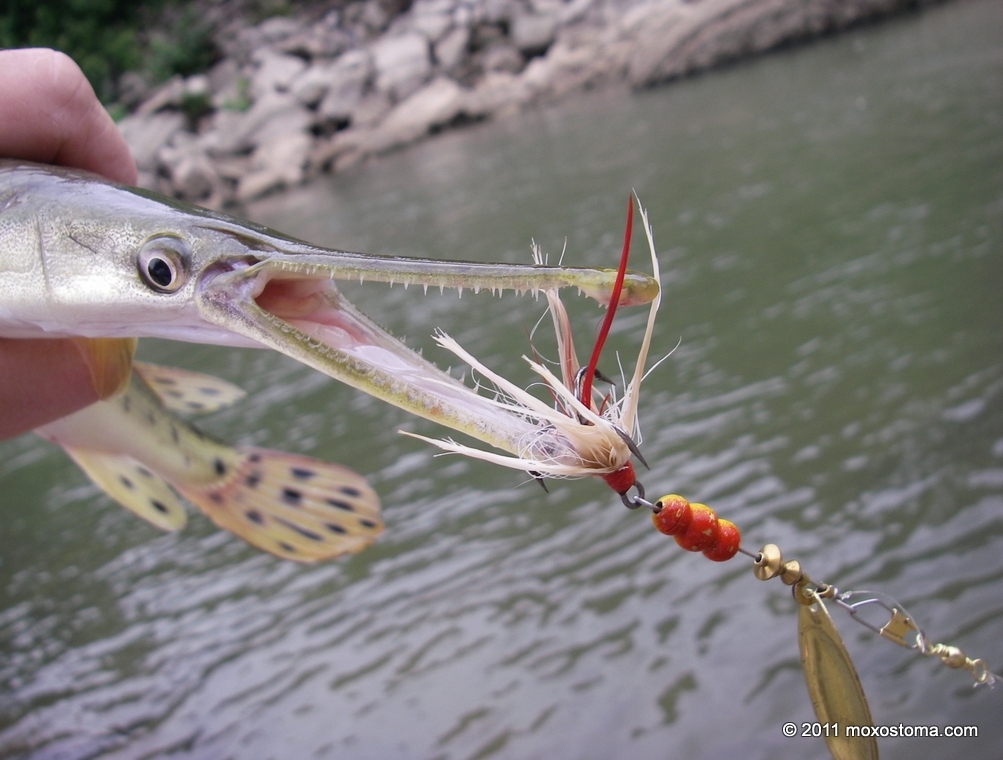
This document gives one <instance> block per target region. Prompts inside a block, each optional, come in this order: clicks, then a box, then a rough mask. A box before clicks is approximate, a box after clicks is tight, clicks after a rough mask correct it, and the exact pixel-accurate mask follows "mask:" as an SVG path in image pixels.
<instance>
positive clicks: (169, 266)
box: [136, 235, 191, 293]
mask: <svg viewBox="0 0 1003 760" xmlns="http://www.w3.org/2000/svg"><path fill="white" fill-rule="evenodd" d="M190 258H191V256H190V252H189V250H188V246H187V245H185V243H184V241H183V240H179V239H178V238H176V237H168V236H166V235H165V236H162V237H155V238H150V239H149V240H147V241H146V242H145V243H143V245H142V247H140V249H139V255H138V256H137V258H136V266H137V267H138V268H139V276H140V277H142V278H143V282H145V283H146V284H147V285H149V286H150V287H151V288H152V289H153V290H156V291H158V292H160V293H173V292H174V291H176V290H178V289H179V288H180V287H181V286H182V285H184V284H185V280H187V279H188V262H189V260H190Z"/></svg>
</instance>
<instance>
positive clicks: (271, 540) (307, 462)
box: [175, 448, 383, 562]
mask: <svg viewBox="0 0 1003 760" xmlns="http://www.w3.org/2000/svg"><path fill="white" fill-rule="evenodd" d="M238 454H239V455H240V459H239V461H238V462H237V463H236V464H235V465H234V466H233V467H231V468H230V469H229V470H228V472H227V474H226V477H225V478H222V479H221V480H219V481H216V482H215V483H214V484H212V485H211V486H203V487H194V486H186V485H185V484H181V483H177V484H175V486H176V487H177V488H178V490H179V491H180V492H181V494H182V496H184V497H185V498H186V499H187V500H188V501H190V502H191V503H192V504H194V505H195V506H196V507H198V508H199V509H201V510H202V511H203V512H204V513H205V514H206V515H207V516H208V517H209V518H210V519H211V520H212V521H213V522H214V523H216V525H218V526H219V527H221V528H223V529H225V530H228V531H230V532H231V533H235V534H236V535H238V536H240V537H241V538H242V539H244V540H245V541H247V542H248V543H249V544H251V545H252V546H256V547H258V548H259V549H263V550H265V551H267V552H270V553H272V554H274V555H276V556H277V557H281V558H283V559H291V560H295V561H297V562H316V561H319V560H324V559H330V558H331V557H335V556H337V555H339V554H343V553H345V552H357V551H359V550H361V549H364V548H365V547H367V546H369V545H370V544H371V543H372V542H373V541H374V540H375V539H376V536H378V535H379V533H380V531H382V530H383V523H382V521H381V519H380V502H379V497H378V496H377V495H376V492H375V491H373V489H372V488H370V487H369V484H368V483H366V481H365V479H364V478H363V477H362V476H361V475H359V474H357V473H355V472H353V471H352V470H349V469H348V468H346V467H342V466H340V465H336V464H327V463H325V462H320V461H318V460H316V459H311V458H309V457H305V456H298V455H296V454H286V453H284V452H281V451H271V450H268V449H257V448H244V449H239V450H238Z"/></svg>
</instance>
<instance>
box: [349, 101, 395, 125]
mask: <svg viewBox="0 0 1003 760" xmlns="http://www.w3.org/2000/svg"><path fill="white" fill-rule="evenodd" d="M391 108H393V103H391V102H390V96H389V95H387V94H386V93H385V92H370V93H369V94H368V95H366V96H365V97H364V98H362V100H361V101H359V104H358V105H357V106H356V107H355V109H354V110H353V111H352V116H351V123H352V126H353V127H357V128H360V129H364V128H368V127H372V126H375V125H376V124H378V123H379V122H380V121H381V120H382V119H383V117H384V116H386V115H387V114H388V113H389V112H390V109H391Z"/></svg>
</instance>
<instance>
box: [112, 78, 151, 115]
mask: <svg viewBox="0 0 1003 760" xmlns="http://www.w3.org/2000/svg"><path fill="white" fill-rule="evenodd" d="M151 90H152V88H151V87H150V83H149V82H148V81H146V77H144V76H143V75H142V74H139V73H137V72H135V71H127V72H125V73H124V74H122V76H120V77H119V78H118V102H119V103H121V104H122V105H124V106H125V107H126V108H136V107H138V106H139V104H140V103H142V102H143V101H144V100H146V98H148V97H149V96H150V92H151Z"/></svg>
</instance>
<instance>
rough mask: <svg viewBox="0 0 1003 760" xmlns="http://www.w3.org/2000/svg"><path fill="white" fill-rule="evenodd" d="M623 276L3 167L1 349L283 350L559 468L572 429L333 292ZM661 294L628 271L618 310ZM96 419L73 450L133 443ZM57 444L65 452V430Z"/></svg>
mask: <svg viewBox="0 0 1003 760" xmlns="http://www.w3.org/2000/svg"><path fill="white" fill-rule="evenodd" d="M615 277H616V273H615V271H614V270H610V269H589V268H567V267H554V266H543V265H533V266H522V265H515V264H480V263H471V262H451V261H437V260H429V259H410V258H393V257H378V256H371V255H365V254H360V253H350V252H345V251H337V250H332V249H327V248H320V247H317V246H313V245H310V244H308V243H304V242H302V241H299V240H295V239H293V238H290V237H286V236H284V235H282V234H280V233H277V232H275V231H273V230H269V229H267V228H265V227H261V226H258V225H255V224H251V223H249V222H245V221H241V220H238V219H235V218H233V217H229V216H226V215H224V214H219V213H215V212H211V211H207V210H205V209H201V208H198V207H195V206H190V205H187V204H183V203H180V202H178V201H175V200H173V199H169V198H165V197H162V196H158V195H156V194H153V193H149V192H146V191H143V190H138V189H135V188H129V187H124V186H121V185H117V184H114V183H111V182H109V181H107V180H105V179H103V178H100V177H97V176H95V175H92V174H89V173H86V172H79V171H73V170H68V169H59V168H54V167H48V166H41V165H37V164H28V163H24V162H12V161H0V336H3V337H10V338H38V337H61V336H77V337H80V338H85V339H107V338H113V339H120V340H121V341H123V342H121V343H119V344H117V345H120V346H125V345H131V344H129V343H128V339H133V338H143V337H159V338H168V339H176V340H187V341H192V342H197V343H211V344H219V345H227V346H251V347H265V348H272V349H275V350H277V351H280V352H282V353H284V354H286V355H288V356H290V357H292V358H294V359H297V360H299V361H301V362H303V363H305V364H307V365H309V366H311V367H313V368H315V369H317V370H319V371H321V372H323V373H325V374H327V375H329V376H331V377H334V378H336V379H338V380H341V381H342V382H345V383H347V384H348V385H351V386H353V387H355V388H358V389H359V390H362V391H364V392H366V393H368V394H370V395H373V396H375V397H377V398H381V399H383V400H384V401H387V402H389V403H391V404H394V405H395V406H398V407H400V408H402V409H405V410H407V411H409V412H412V413H414V414H416V415H418V416H420V417H424V418H426V419H429V420H432V421H434V422H438V423H440V424H442V425H445V426H447V427H449V428H452V429H454V430H457V431H459V432H462V433H465V434H467V435H470V436H472V437H474V438H476V439H479V440H481V441H483V442H485V443H487V444H489V445H491V446H494V447H496V448H499V449H502V450H504V451H508V452H510V453H513V454H516V455H517V456H520V457H523V458H525V459H529V460H533V461H539V462H546V463H551V464H552V465H553V466H554V467H555V468H560V467H563V466H569V467H575V466H581V464H582V461H583V454H582V452H581V451H580V450H579V448H578V446H577V445H576V442H575V441H572V440H569V438H568V436H567V435H566V433H565V432H562V430H561V428H560V426H555V425H553V424H549V423H548V422H547V420H546V419H541V418H540V417H538V416H536V417H534V416H533V415H528V416H527V415H525V414H515V413H512V411H511V410H510V409H508V408H506V407H505V406H504V405H499V404H498V403H496V402H495V400H493V399H491V398H487V397H485V396H482V395H479V394H478V393H477V392H476V391H475V390H474V389H471V388H469V387H467V386H466V385H464V384H463V383H461V382H459V381H458V380H456V379H455V378H453V377H452V376H450V375H449V374H447V373H445V372H443V371H441V370H440V369H438V368H437V367H436V366H435V365H433V364H431V363H430V362H428V361H426V360H424V359H423V358H422V357H421V356H419V355H418V354H417V353H415V352H413V351H411V350H410V349H408V348H407V347H406V346H405V345H404V344H403V343H401V342H400V341H399V340H397V339H396V338H394V337H393V336H392V335H390V334H389V333H387V332H386V331H385V330H383V329H382V328H381V327H379V326H378V325H377V324H376V323H374V322H373V321H372V320H370V319H369V318H368V317H366V316H365V315H364V314H363V313H362V312H360V311H359V310H358V309H356V308H355V307H354V306H352V305H351V304H350V303H349V302H348V301H347V300H346V299H345V298H343V297H342V296H341V294H340V293H339V291H338V290H337V287H336V286H335V281H337V280H358V281H372V282H385V283H390V284H394V283H403V284H405V285H408V284H415V285H421V286H423V287H425V288H426V289H427V288H428V287H430V286H431V287H439V288H456V289H459V290H463V289H464V288H471V289H473V290H475V291H478V290H490V291H492V292H502V291H505V290H514V291H516V292H532V293H537V292H540V291H544V292H556V291H557V290H558V289H560V288H564V287H575V288H577V289H578V290H579V291H580V292H582V293H584V294H585V295H587V296H589V297H591V298H593V299H595V300H597V301H599V302H600V303H607V302H608V301H609V300H610V297H611V295H612V290H613V283H614V281H615ZM657 293H658V283H657V281H656V280H655V279H653V278H652V277H650V276H648V275H644V274H637V273H628V275H627V277H626V278H625V279H624V280H623V285H622V289H621V294H620V303H621V304H625V305H629V304H638V303H648V302H650V301H652V299H654V298H655V296H656V295H657ZM88 345H89V346H91V347H93V346H101V347H104V348H106V347H107V343H94V342H91V343H88ZM93 353H95V354H96V353H98V352H97V351H95V352H93ZM111 353H115V352H114V351H112V352H111ZM118 353H119V354H120V355H121V353H122V351H121V350H120V351H119V352H118ZM129 356H130V357H131V353H130V354H129ZM102 361H103V360H102ZM137 388H139V389H141V388H142V385H141V383H139V382H138V381H135V380H134V381H133V382H132V384H131V385H130V387H129V389H127V391H126V395H125V398H130V397H131V396H130V395H129V394H130V393H131V394H138V395H143V392H142V390H136V389H137ZM112 401H114V399H113V400H112ZM85 411H86V410H85ZM163 413H164V414H167V415H170V410H165V411H164V412H163ZM98 414H99V417H100V420H99V421H98V422H97V423H91V424H88V425H78V426H75V431H76V432H75V433H74V436H75V437H74V438H73V440H72V441H70V442H69V445H70V446H71V448H72V447H75V448H77V449H89V450H100V451H105V452H106V453H107V451H108V448H109V447H113V446H118V447H121V446H124V445H126V444H125V443H123V441H122V440H121V438H119V440H117V441H116V442H115V443H114V444H112V443H111V442H109V441H106V440H103V439H102V437H101V436H100V435H97V434H96V433H95V432H94V429H95V428H96V427H102V428H105V429H109V428H111V427H112V426H114V425H117V424H119V423H118V422H113V421H112V416H111V414H110V412H103V413H98ZM151 427H157V426H156V425H151ZM50 437H55V438H56V439H57V440H59V441H60V442H61V443H64V444H67V441H68V438H67V434H66V432H65V431H64V432H63V434H61V435H60V436H54V435H52V434H51V431H50ZM98 439H100V440H98ZM171 443H172V444H173V441H172V442H171ZM128 445H129V446H135V445H136V443H135V440H133V439H132V438H130V440H129V442H128ZM101 447H104V448H101ZM113 453H118V454H122V453H128V452H127V451H122V450H121V449H120V450H118V451H116V452H113ZM203 453H204V452H203ZM155 460H156V456H155V455H153V454H151V455H150V457H149V459H148V461H145V462H144V465H145V466H146V467H148V468H149V469H151V470H154V471H155V472H158V471H157V467H162V466H161V465H159V464H158V462H157V461H155ZM206 461H210V462H213V461H215V457H214V456H212V455H209V456H208V457H207V458H206ZM162 469H163V467H162ZM158 474H160V475H161V477H163V478H164V479H165V480H166V481H168V482H170V483H172V484H173V485H175V487H178V488H179V490H182V491H184V490H185V485H184V483H183V482H182V483H181V484H180V485H179V483H178V482H176V479H178V478H179V476H178V474H177V473H172V477H174V478H175V480H172V479H171V477H168V476H167V475H165V474H163V473H159V472H158ZM180 479H181V480H182V481H183V480H184V478H183V477H181V478H180ZM248 519H251V518H248ZM265 548H267V547H265Z"/></svg>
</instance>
